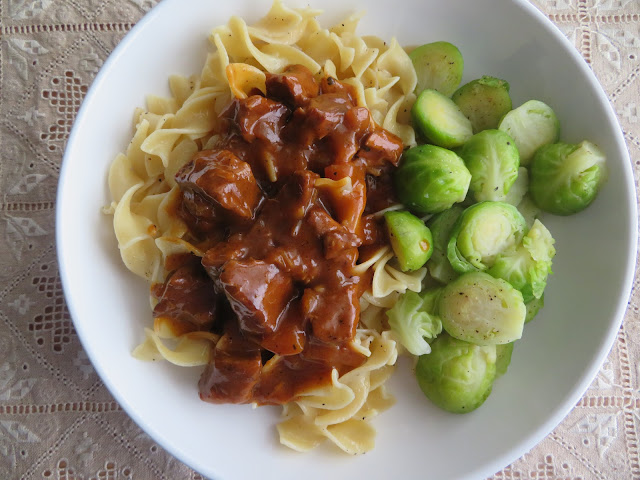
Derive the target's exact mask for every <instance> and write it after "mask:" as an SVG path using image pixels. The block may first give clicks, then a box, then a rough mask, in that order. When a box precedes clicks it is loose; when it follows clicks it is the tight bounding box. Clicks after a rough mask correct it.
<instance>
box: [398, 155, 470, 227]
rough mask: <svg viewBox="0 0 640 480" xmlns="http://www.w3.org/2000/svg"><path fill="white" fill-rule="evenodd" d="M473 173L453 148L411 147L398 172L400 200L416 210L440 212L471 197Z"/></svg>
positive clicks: (417, 211) (421, 212)
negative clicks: (470, 187)
mask: <svg viewBox="0 0 640 480" xmlns="http://www.w3.org/2000/svg"><path fill="white" fill-rule="evenodd" d="M470 181H471V174H470V173H469V170H467V167H465V165H464V162H463V161H462V159H461V158H460V157H459V156H458V155H456V154H455V153H453V152H452V151H451V150H446V149H444V148H441V147H436V146H435V145H420V146H418V147H413V148H410V149H409V150H407V151H406V152H405V153H404V154H403V155H402V159H401V161H400V166H399V167H398V169H397V170H396V172H395V175H394V186H395V192H396V195H397V196H398V199H399V200H400V201H401V202H402V203H403V204H404V205H405V206H406V207H407V208H409V209H411V210H412V211H414V212H416V213H419V214H421V215H425V214H427V213H438V212H442V211H444V210H446V209H448V208H450V207H451V206H452V205H453V204H454V203H456V202H461V201H463V200H464V199H465V197H466V196H467V191H468V190H469V182H470Z"/></svg>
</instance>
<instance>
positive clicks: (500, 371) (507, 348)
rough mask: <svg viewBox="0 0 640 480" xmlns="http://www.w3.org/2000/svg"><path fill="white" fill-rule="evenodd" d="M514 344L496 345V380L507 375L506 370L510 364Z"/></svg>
mask: <svg viewBox="0 0 640 480" xmlns="http://www.w3.org/2000/svg"><path fill="white" fill-rule="evenodd" d="M513 345H514V342H511V343H505V344H503V345H496V378H499V377H501V376H502V375H504V374H505V373H507V368H509V365H510V364H511V355H512V354H513Z"/></svg>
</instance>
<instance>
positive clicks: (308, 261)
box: [265, 246, 321, 285]
mask: <svg viewBox="0 0 640 480" xmlns="http://www.w3.org/2000/svg"><path fill="white" fill-rule="evenodd" d="M265 261H267V262H268V263H273V264H274V265H277V266H278V268H279V269H280V270H282V271H283V272H286V273H288V274H289V275H291V278H293V280H295V281H296V282H300V283H303V284H305V285H308V284H309V283H311V282H313V280H314V279H315V278H316V276H317V275H318V273H319V272H320V270H321V268H320V264H319V263H318V261H317V260H316V259H315V258H314V257H313V256H310V255H308V254H307V253H306V252H305V251H304V247H303V248H296V247H294V246H288V247H285V246H283V247H276V248H274V249H273V250H271V251H269V253H268V254H267V256H266V257H265Z"/></svg>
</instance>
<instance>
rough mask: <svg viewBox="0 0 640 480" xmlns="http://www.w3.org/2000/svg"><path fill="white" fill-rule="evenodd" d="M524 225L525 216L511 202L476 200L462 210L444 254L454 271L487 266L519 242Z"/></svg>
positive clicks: (480, 269)
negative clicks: (480, 201)
mask: <svg viewBox="0 0 640 480" xmlns="http://www.w3.org/2000/svg"><path fill="white" fill-rule="evenodd" d="M525 229H526V223H525V220H524V218H523V216H522V215H521V214H520V212H518V209H517V208H516V207H514V206H513V205H509V204H508V203H504V202H482V203H477V204H475V205H472V206H470V207H469V208H467V209H466V210H465V211H464V212H462V215H461V216H460V218H459V219H458V221H457V222H456V225H455V226H454V228H453V231H452V233H451V238H450V239H449V244H448V245H447V257H448V258H449V262H451V266H452V267H453V269H454V270H455V271H456V272H459V273H465V272H473V271H482V270H486V269H488V268H490V267H491V266H492V265H493V262H494V261H495V259H496V258H497V256H498V255H499V254H500V253H502V252H505V251H506V250H509V249H511V248H515V246H516V245H518V243H520V240H521V239H522V236H523V235H524V231H525Z"/></svg>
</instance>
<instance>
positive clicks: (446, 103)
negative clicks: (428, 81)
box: [411, 89, 473, 148]
mask: <svg viewBox="0 0 640 480" xmlns="http://www.w3.org/2000/svg"><path fill="white" fill-rule="evenodd" d="M411 119H412V120H413V126H414V127H415V128H416V129H417V130H418V131H419V132H420V133H421V134H422V135H424V137H425V138H426V139H427V140H428V141H429V142H431V143H433V144H434V145H438V146H440V147H444V148H454V147H459V146H460V145H462V144H463V143H464V142H466V141H467V140H469V138H471V135H473V130H472V129H471V122H470V121H469V119H468V118H467V117H465V116H464V114H463V113H462V111H461V110H460V108H459V107H458V106H457V105H456V104H455V103H453V100H451V99H450V98H449V97H446V96H445V95H443V94H442V93H440V92H438V91H437V90H433V89H427V90H423V91H422V93H420V95H418V98H417V99H416V101H415V103H414V104H413V107H412V108H411Z"/></svg>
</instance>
